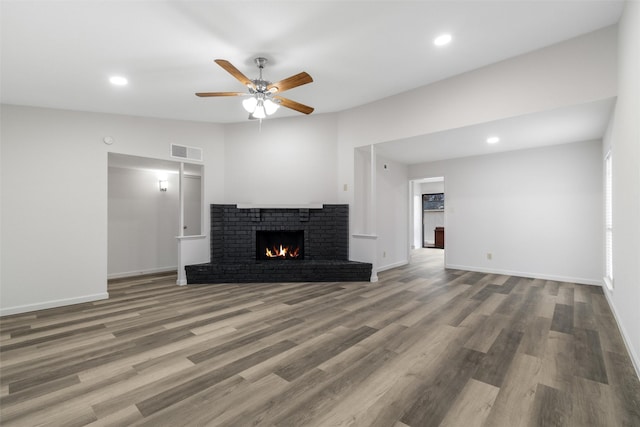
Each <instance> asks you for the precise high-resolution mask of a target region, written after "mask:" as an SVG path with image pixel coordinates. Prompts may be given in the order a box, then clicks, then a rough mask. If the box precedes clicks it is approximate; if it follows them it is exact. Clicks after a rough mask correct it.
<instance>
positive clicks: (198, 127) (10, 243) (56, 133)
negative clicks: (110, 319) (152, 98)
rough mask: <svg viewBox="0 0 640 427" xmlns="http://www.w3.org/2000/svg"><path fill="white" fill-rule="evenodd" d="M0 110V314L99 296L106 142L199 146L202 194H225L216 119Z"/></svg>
mask: <svg viewBox="0 0 640 427" xmlns="http://www.w3.org/2000/svg"><path fill="white" fill-rule="evenodd" d="M1 114H2V129H1V134H0V136H1V140H2V158H1V160H2V165H1V166H2V167H1V170H2V207H1V209H2V215H1V218H2V243H1V244H2V266H1V267H2V268H1V270H2V271H1V276H0V277H1V282H0V292H1V300H2V301H1V306H0V309H1V314H3V315H5V314H11V313H17V312H22V311H29V310H35V309H40V308H47V307H54V306H59V305H66V304H72V303H76V302H82V301H90V300H95V299H99V298H105V297H106V296H107V153H108V152H109V151H111V152H117V153H122V154H130V155H136V156H142V157H150V158H158V159H170V157H169V145H170V143H181V144H185V145H190V146H195V147H201V148H203V151H204V166H205V173H206V174H207V181H206V182H205V189H204V191H205V193H204V194H205V204H209V203H212V202H214V201H220V200H222V198H223V186H222V180H223V177H224V161H223V159H224V147H223V141H222V138H223V133H222V127H221V126H220V125H215V124H208V123H195V122H183V121H175V120H158V119H147V118H138V117H129V116H118V115H109V114H96V113H84V112H74V111H65V110H52V109H45V108H31V107H19V106H10V105H3V106H2V111H1ZM105 136H111V137H113V138H114V143H113V145H105V144H104V143H103V141H102V140H103V138H104V137H105ZM208 224H209V220H208V218H207V222H206V228H205V229H208Z"/></svg>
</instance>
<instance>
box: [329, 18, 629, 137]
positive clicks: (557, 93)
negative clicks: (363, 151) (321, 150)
mask: <svg viewBox="0 0 640 427" xmlns="http://www.w3.org/2000/svg"><path fill="white" fill-rule="evenodd" d="M616 42H617V28H616V27H615V26H613V27H607V28H604V29H602V30H598V31H595V32H592V33H589V34H586V35H583V36H580V37H576V38H573V39H570V40H567V41H565V42H561V43H558V44H555V45H552V46H549V47H546V48H543V49H539V50H536V51H534V52H530V53H528V54H524V55H520V56H517V57H514V58H511V59H507V60H505V61H501V62H498V63H496V64H492V65H488V66H486V67H483V68H480V69H477V70H473V71H470V72H467V73H464V74H461V75H458V76H455V77H451V78H449V79H445V80H442V81H439V82H436V83H434V84H430V85H427V86H423V87H420V88H417V89H415V90H412V91H410V92H405V93H402V94H398V95H394V96H391V97H388V98H385V99H383V100H380V101H376V102H373V103H370V104H367V105H364V106H361V107H358V108H353V109H351V110H348V111H345V112H343V113H341V117H340V132H341V134H342V138H344V140H345V141H351V143H352V144H355V145H356V146H358V145H367V144H374V143H378V142H385V141H393V140H396V139H401V138H407V137H412V136H416V135H424V134H429V133H433V132H438V131H443V130H447V129H455V128H459V127H463V126H469V125H472V124H477V123H484V122H489V121H493V120H498V119H503V118H507V117H514V116H519V115H524V114H529V113H534V112H539V111H546V110H550V109H554V108H558V107H563V106H569V105H575V104H582V103H585V102H590V101H595V100H599V99H608V98H611V97H613V96H615V95H616V89H617V88H616ZM363 124H366V126H365V125H363Z"/></svg>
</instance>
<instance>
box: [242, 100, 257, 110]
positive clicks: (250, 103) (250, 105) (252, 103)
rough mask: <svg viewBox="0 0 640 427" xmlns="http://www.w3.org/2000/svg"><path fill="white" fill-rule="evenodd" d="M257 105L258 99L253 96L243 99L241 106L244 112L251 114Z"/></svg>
mask: <svg viewBox="0 0 640 427" xmlns="http://www.w3.org/2000/svg"><path fill="white" fill-rule="evenodd" d="M257 105H258V99H257V98H256V97H254V96H251V97H249V98H247V99H245V100H244V101H242V106H243V107H244V109H245V110H247V113H253V111H254V110H255V109H256V106H257Z"/></svg>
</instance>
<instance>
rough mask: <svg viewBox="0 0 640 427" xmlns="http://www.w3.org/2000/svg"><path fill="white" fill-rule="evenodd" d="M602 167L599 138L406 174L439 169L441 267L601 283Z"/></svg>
mask: <svg viewBox="0 0 640 427" xmlns="http://www.w3.org/2000/svg"><path fill="white" fill-rule="evenodd" d="M601 170H602V165H601V142H600V141H589V142H577V143H572V144H565V145H559V146H553V147H543V148H537V149H531V150H522V151H512V152H506V153H500V154H494V155H488V156H477V157H467V158H463V159H454V160H448V161H441V162H433V163H425V164H420V165H413V166H411V167H410V168H409V175H410V178H417V177H423V176H445V180H446V188H447V193H446V203H445V209H446V215H447V225H446V248H447V260H446V262H447V267H450V268H459V269H465V270H475V271H487V272H495V273H503V274H513V275H518V276H525V277H539V278H548V279H553V280H564V281H569V282H577V283H588V284H600V280H601V275H602V262H601V259H602V255H601V249H600V248H601V247H602V235H601V233H600V232H599V230H600V229H601V224H602V177H601ZM488 252H490V253H491V254H492V256H493V259H492V260H488V259H487V257H486V254H487V253H488Z"/></svg>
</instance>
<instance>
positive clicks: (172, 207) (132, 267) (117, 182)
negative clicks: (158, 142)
mask: <svg viewBox="0 0 640 427" xmlns="http://www.w3.org/2000/svg"><path fill="white" fill-rule="evenodd" d="M166 178H167V179H168V189H167V191H160V188H159V183H158V181H159V179H158V173H157V172H152V171H148V170H138V169H128V168H118V167H110V168H109V175H108V264H107V274H108V277H109V278H115V277H126V276H133V275H136V274H147V273H155V272H161V271H170V270H176V268H177V265H178V253H177V244H176V236H177V235H179V231H180V230H179V213H180V198H179V191H178V190H179V182H178V181H179V177H178V174H166Z"/></svg>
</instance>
